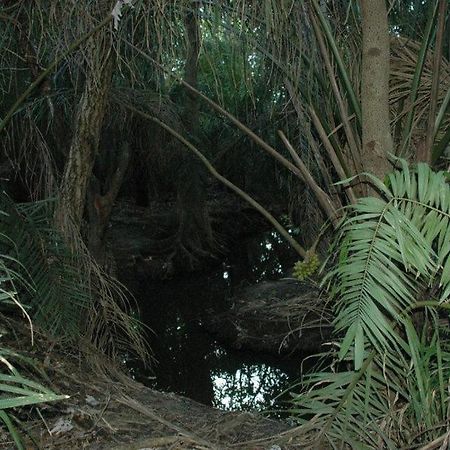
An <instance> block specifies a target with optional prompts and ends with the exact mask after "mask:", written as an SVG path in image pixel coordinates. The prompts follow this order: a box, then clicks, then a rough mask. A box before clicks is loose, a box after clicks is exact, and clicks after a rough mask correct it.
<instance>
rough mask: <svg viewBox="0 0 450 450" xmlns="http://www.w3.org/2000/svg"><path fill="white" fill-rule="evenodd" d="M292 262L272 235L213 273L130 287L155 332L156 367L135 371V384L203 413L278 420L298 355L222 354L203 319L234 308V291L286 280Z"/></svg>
mask: <svg viewBox="0 0 450 450" xmlns="http://www.w3.org/2000/svg"><path fill="white" fill-rule="evenodd" d="M295 260H296V257H295V254H294V253H293V252H292V250H291V249H290V248H289V247H288V246H287V245H286V244H285V243H284V241H283V240H282V239H281V238H280V237H279V236H278V235H277V234H276V233H275V232H268V233H264V234H263V235H260V236H258V237H257V238H250V239H246V240H244V241H242V242H239V243H238V244H237V245H236V246H235V248H234V249H233V251H232V252H231V254H230V256H229V257H228V258H227V259H226V260H225V261H224V262H222V263H221V264H220V265H218V266H217V267H215V268H214V269H212V270H210V271H208V272H201V273H191V274H187V275H183V276H177V277H176V278H174V279H171V280H164V281H158V282H155V281H154V280H148V279H146V278H145V277H138V279H135V280H134V282H133V286H130V287H131V290H132V292H133V294H134V295H135V296H136V298H137V300H138V302H139V305H140V310H141V320H142V321H143V322H144V323H145V324H146V325H148V326H149V327H150V328H151V329H152V330H153V333H152V334H150V335H149V341H150V345H151V347H152V350H153V352H154V356H155V358H156V359H157V361H158V362H157V364H156V365H155V366H154V367H153V368H152V369H151V370H144V369H143V368H142V367H140V366H139V364H131V371H132V374H133V376H134V377H135V378H136V379H138V380H139V381H141V382H143V383H144V384H146V385H148V386H151V387H155V388H158V389H161V390H164V391H169V392H174V393H177V394H182V395H185V396H187V397H190V398H192V399H194V400H196V401H199V402H201V403H204V404H206V405H211V406H215V407H218V408H221V409H225V410H260V411H261V410H270V411H272V414H273V415H279V414H280V413H279V410H282V409H283V408H286V406H287V403H286V399H287V397H288V396H287V394H285V395H284V396H282V397H280V398H278V399H277V397H278V396H279V395H280V394H281V393H283V392H284V391H285V390H286V389H287V388H288V387H289V386H290V385H292V384H293V383H294V382H295V381H296V380H297V379H298V378H299V376H300V368H301V362H302V357H301V355H296V356H294V357H291V358H287V357H281V356H280V357H277V356H271V355H265V354H257V353H253V352H248V351H237V350H232V349H229V348H225V347H224V346H222V345H221V344H220V343H218V342H217V341H216V340H215V339H214V337H213V336H212V335H210V334H209V333H208V332H206V331H205V330H204V328H202V318H203V317H204V313H205V311H206V310H207V309H208V308H211V309H212V310H213V311H215V312H221V311H224V310H225V309H226V308H229V306H230V303H229V302H230V300H229V299H230V297H231V296H232V295H233V293H234V292H235V291H236V289H239V288H240V287H242V286H245V285H248V284H255V283H258V282H261V281H264V280H274V279H278V278H281V277H283V276H285V275H286V274H287V273H288V272H289V270H290V269H291V268H292V265H293V263H294V262H295Z"/></svg>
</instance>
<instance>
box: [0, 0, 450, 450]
mask: <svg viewBox="0 0 450 450" xmlns="http://www.w3.org/2000/svg"><path fill="white" fill-rule="evenodd" d="M447 3H448V2H447V1H446V0H439V1H385V0H370V1H369V0H360V1H358V2H355V1H344V0H342V1H337V0H330V1H319V0H308V1H306V0H305V1H295V0H264V1H257V2H254V1H247V0H236V1H231V2H230V1H220V0H217V1H216V0H215V1H202V0H176V1H163V0H161V1H146V0H134V1H133V0H119V1H112V0H111V1H106V0H105V1H103V0H101V1H94V2H92V1H72V0H64V1H59V2H56V1H51V0H48V1H43V0H39V1H35V2H26V1H22V0H11V1H6V2H3V3H2V5H1V6H0V23H1V24H2V30H3V31H2V34H1V36H0V52H1V56H2V59H1V61H2V62H1V71H0V92H1V100H0V119H1V122H0V142H1V152H2V160H1V164H0V177H1V180H0V181H1V183H2V192H1V197H0V246H1V252H0V269H1V286H0V302H1V307H2V314H3V315H4V316H2V317H4V320H5V321H7V320H9V319H7V318H8V317H11V315H12V316H14V315H15V316H17V315H20V316H22V318H23V320H24V321H25V323H27V324H28V327H29V334H30V344H29V345H30V347H31V346H32V345H33V340H34V339H38V337H39V335H40V333H45V335H46V336H47V338H46V339H51V340H54V342H55V343H57V345H58V346H61V345H63V346H67V348H71V349H74V348H81V349H82V350H83V351H82V352H81V353H82V358H83V361H87V362H88V363H89V364H90V367H91V369H92V370H94V371H96V372H97V373H102V372H103V373H108V376H109V377H110V378H114V377H118V379H120V378H121V375H120V370H119V367H120V364H121V362H122V360H123V359H126V357H125V355H126V354H128V353H129V352H132V353H134V354H135V355H137V357H138V358H140V359H142V360H143V361H144V362H145V363H151V360H152V358H151V356H150V353H151V351H150V350H149V349H148V348H146V345H145V340H144V337H143V336H144V333H143V330H144V327H145V325H143V324H141V323H140V322H139V320H138V319H137V311H138V308H137V306H136V305H135V304H134V303H133V300H132V299H131V298H130V295H129V293H128V292H127V289H126V287H124V286H123V285H121V284H120V283H119V282H118V281H117V278H120V277H121V274H122V273H123V272H124V271H125V268H128V267H130V265H131V266H132V267H134V266H135V265H136V264H138V263H139V264H144V265H145V267H146V270H147V272H148V273H149V274H151V276H159V277H161V278H170V277H173V276H176V274H177V273H181V272H185V271H192V270H198V269H200V268H201V267H204V266H205V265H208V264H212V263H213V262H214V261H216V262H217V261H220V259H221V258H222V257H223V255H225V254H226V253H227V251H228V250H227V249H228V248H229V243H230V240H231V239H232V238H233V237H236V235H238V234H239V230H238V229H236V227H235V226H233V221H234V220H235V219H234V218H233V219H230V218H229V216H227V217H228V219H227V217H225V218H224V217H221V218H219V216H220V214H217V213H215V214H213V212H212V208H211V204H212V203H214V204H215V205H217V210H221V209H222V211H229V210H230V208H231V209H233V205H232V206H231V207H230V206H229V205H228V203H227V202H228V199H229V198H230V197H229V196H230V195H231V196H232V198H233V199H237V198H239V199H240V201H241V202H245V203H246V204H248V205H249V206H250V207H251V208H252V209H254V210H255V211H257V212H258V213H259V214H260V215H261V216H262V217H263V218H264V220H265V221H266V223H267V224H269V225H270V227H272V228H274V229H275V230H277V232H278V233H279V234H280V235H281V236H282V237H283V238H284V239H286V240H287V241H288V242H289V243H290V244H291V245H292V247H293V248H294V249H295V250H296V251H297V253H298V255H299V261H298V263H297V264H296V265H295V267H294V272H293V273H294V276H296V277H297V278H299V279H309V280H311V279H312V280H313V282H314V283H315V285H316V287H317V286H318V285H320V286H321V288H322V290H323V292H324V294H323V295H322V297H323V299H324V300H323V308H325V309H326V313H325V315H326V317H327V321H328V322H327V323H330V321H331V322H332V324H333V327H334V334H333V342H332V344H331V347H329V348H331V350H330V351H328V352H326V353H324V355H323V356H324V358H323V360H324V362H323V364H322V366H321V367H319V368H318V369H317V370H316V371H315V372H313V373H312V374H310V375H308V376H306V377H305V378H304V380H302V382H301V383H300V386H297V387H295V388H293V391H295V392H298V393H296V394H293V397H292V408H291V413H292V416H293V419H294V420H295V421H296V422H297V425H298V427H297V428H296V429H295V430H296V438H297V439H298V440H297V441H296V443H297V444H298V445H302V446H303V447H302V448H305V446H307V445H309V446H310V447H311V448H321V447H322V446H323V447H324V448H326V447H327V446H330V447H331V448H337V447H341V448H343V447H345V446H347V447H349V448H429V449H431V448H439V447H440V446H442V448H444V446H445V445H447V444H448V441H449V439H450V432H449V429H450V427H449V410H450V409H449V396H448V390H449V376H450V372H449V370H450V369H449V368H450V353H449V348H448V345H449V333H448V326H449V322H448V301H449V295H450V258H449V254H450V191H449V189H450V188H449V175H448V164H449V143H450V63H449V61H450V43H449V40H448V38H447V36H448V31H449V27H450V24H449V8H448V5H447ZM133 208H134V209H136V210H137V209H139V208H140V209H141V210H142V209H144V213H143V215H144V216H145V217H150V218H151V220H150V219H149V220H148V221H147V222H146V223H149V224H150V225H149V226H148V227H147V225H146V226H145V227H142V229H143V230H144V231H143V237H141V238H140V240H139V241H138V240H137V239H136V242H135V244H133V246H128V247H127V248H126V249H125V251H124V249H123V248H121V247H120V245H119V243H118V240H116V238H117V234H114V233H115V222H114V214H116V215H117V214H119V213H120V212H123V211H125V212H126V214H125V215H126V216H127V220H128V223H129V224H133V223H134V222H133V221H135V222H136V221H137V219H136V217H137V216H136V215H133V214H134V213H133ZM222 216H223V214H222ZM240 217H241V223H244V222H245V223H247V225H248V223H249V222H252V224H257V223H258V225H254V226H260V225H259V222H257V220H256V219H251V220H248V216H245V220H242V217H243V216H242V214H241V215H240ZM236 223H239V222H236ZM286 224H288V225H287V226H286ZM293 228H295V229H297V230H299V233H298V234H297V235H296V237H293V235H292V233H290V232H289V229H291V230H292V229H293ZM249 229H252V226H250V227H249ZM246 232H247V233H248V230H247V231H246ZM241 233H243V231H242V230H241ZM119 234H126V231H125V233H123V232H122V231H121V233H119ZM124 253H125V256H124ZM313 304H314V308H315V311H319V310H320V307H319V306H318V305H317V303H316V302H313ZM293 308H294V309H295V310H296V311H298V305H295V304H294V305H293ZM314 320H315V321H317V317H315V318H314ZM300 323H302V321H301V320H300ZM36 330H38V332H36ZM55 345H56V344H55ZM0 353H1V355H0V356H1V362H2V372H1V375H0V377H1V380H2V382H1V384H0V391H1V392H2V393H3V395H2V397H1V398H0V418H1V419H2V420H3V423H4V426H5V427H6V428H7V429H8V430H9V432H10V433H11V436H12V437H13V440H14V442H15V445H16V446H17V447H18V448H23V444H22V439H23V438H22V437H21V435H20V433H19V432H18V431H17V429H18V428H17V426H18V425H17V424H19V423H20V420H19V418H18V417H19V415H20V414H18V411H19V412H20V409H18V408H23V407H25V406H29V405H34V404H37V403H41V402H49V401H63V400H64V399H65V397H64V392H63V391H61V392H62V394H60V393H59V392H53V390H49V389H48V388H47V387H46V386H47V385H48V383H47V384H46V383H45V376H41V375H39V376H37V372H39V369H38V366H36V364H35V363H34V362H33V360H31V359H29V358H28V357H25V356H24V354H22V353H21V352H20V351H18V349H14V350H13V349H11V348H8V346H7V345H6V344H4V345H3V344H2V346H1V348H0ZM330 361H332V363H331V365H330V364H329V362H330ZM23 373H24V374H26V375H22V374H23ZM111 373H114V374H115V375H111ZM34 379H35V380H39V382H37V381H33V380H34ZM114 379H115V378H114ZM198 443H200V444H202V443H201V442H200V441H198ZM297 444H296V445H297ZM168 445H169V444H168ZM202 445H204V446H205V445H206V444H205V442H203V444H202ZM252 445H253V444H252ZM255 445H257V443H255ZM162 446H163V445H162Z"/></svg>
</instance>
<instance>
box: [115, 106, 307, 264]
mask: <svg viewBox="0 0 450 450" xmlns="http://www.w3.org/2000/svg"><path fill="white" fill-rule="evenodd" d="M116 101H118V100H116ZM118 102H119V101H118ZM119 103H120V104H121V105H122V106H124V107H125V108H127V109H128V110H130V111H131V112H133V113H135V114H137V115H139V116H141V117H143V118H145V119H148V120H151V121H153V122H155V123H156V124H157V125H159V126H160V127H161V128H163V129H164V130H166V131H167V132H168V133H169V134H171V135H172V136H173V137H174V138H175V139H177V140H178V141H180V142H181V143H182V144H183V145H184V146H186V147H187V148H188V149H189V150H190V151H191V152H192V153H194V154H195V155H196V156H197V157H198V158H199V159H200V161H201V162H202V163H203V165H204V166H205V167H206V168H207V169H208V171H209V172H210V173H211V175H212V176H213V177H214V178H216V179H218V180H219V181H220V182H221V183H223V184H224V185H225V186H227V187H228V188H230V189H231V190H232V191H233V192H235V193H236V194H238V195H239V196H240V197H241V198H243V199H244V200H245V201H246V202H247V203H249V204H250V205H251V206H253V208H255V209H256V210H257V211H258V212H259V213H261V214H262V215H263V216H264V217H265V218H266V219H267V220H268V221H269V222H270V223H271V224H272V225H273V226H274V227H275V228H276V230H277V231H278V232H279V233H280V234H281V236H283V237H284V239H286V241H287V242H288V243H289V244H290V245H291V246H292V247H293V248H294V249H295V250H296V251H297V253H298V254H299V255H300V256H301V257H302V258H305V257H306V250H305V249H304V248H303V247H302V246H301V245H300V244H299V243H298V242H297V241H296V240H295V239H294V238H293V237H292V236H291V235H290V234H289V233H288V232H287V231H286V229H285V228H284V227H283V225H281V224H280V222H278V221H277V219H275V217H273V216H272V214H270V213H269V211H267V210H266V209H265V208H264V207H263V206H262V205H261V204H259V203H258V202H257V201H256V200H254V199H253V198H252V197H250V195H248V194H247V193H246V192H244V191H243V190H242V189H240V188H239V187H237V186H236V185H235V184H233V183H232V182H231V181H229V180H228V179H226V178H225V177H224V176H222V175H221V174H220V173H219V172H217V170H216V169H215V168H214V166H213V165H212V164H211V163H210V162H209V161H208V159H207V158H206V157H205V156H204V155H203V154H202V153H201V152H200V151H199V150H198V149H197V148H196V147H195V146H194V145H193V144H192V143H191V142H189V141H188V140H187V139H185V138H184V137H183V136H181V134H179V133H178V132H176V131H175V130H174V129H173V128H171V127H170V126H169V125H167V124H165V123H164V122H161V121H160V120H159V119H157V118H156V117H153V116H151V115H149V114H147V113H145V112H143V111H140V110H139V109H137V108H135V107H133V106H131V105H129V104H127V103H123V102H119Z"/></svg>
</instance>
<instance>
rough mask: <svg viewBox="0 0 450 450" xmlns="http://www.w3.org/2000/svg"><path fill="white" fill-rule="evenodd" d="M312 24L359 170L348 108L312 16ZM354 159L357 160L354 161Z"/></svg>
mask: <svg viewBox="0 0 450 450" xmlns="http://www.w3.org/2000/svg"><path fill="white" fill-rule="evenodd" d="M312 25H313V28H314V31H315V33H316V39H317V43H318V44H319V48H320V52H321V54H322V59H323V61H324V63H325V68H326V69H327V73H328V79H329V81H330V84H331V88H332V90H333V93H334V97H335V99H336V103H337V105H338V108H339V112H340V115H341V120H342V125H343V127H344V130H345V135H346V136H347V142H348V145H349V147H350V153H351V155H352V159H353V161H354V163H355V168H356V170H361V168H362V164H361V155H360V152H359V150H358V148H359V147H358V144H357V142H356V136H355V132H354V130H353V129H352V127H351V125H350V121H349V114H348V110H347V106H346V104H345V103H344V100H343V98H342V95H341V91H340V89H339V86H338V83H337V80H336V76H335V74H334V70H333V67H332V65H331V60H330V56H329V54H328V51H327V48H326V45H325V40H324V38H323V36H322V33H321V31H320V29H319V25H318V24H317V19H316V18H315V17H314V16H312ZM356 161H358V162H357V163H356Z"/></svg>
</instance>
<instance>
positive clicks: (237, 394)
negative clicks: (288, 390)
mask: <svg viewBox="0 0 450 450" xmlns="http://www.w3.org/2000/svg"><path fill="white" fill-rule="evenodd" d="M211 379H212V382H213V391H214V406H216V407H217V408H220V409H225V410H230V411H232V410H262V409H266V408H267V407H270V406H272V405H273V404H274V401H273V399H274V398H275V397H276V394H278V393H279V392H280V390H282V388H283V385H284V384H285V383H286V382H287V375H286V374H285V373H284V372H282V371H281V370H280V369H277V368H274V367H271V366H268V365H266V364H252V365H244V366H243V367H241V368H240V369H237V370H235V371H234V372H231V371H230V372H226V371H223V370H214V371H213V372H212V373H211Z"/></svg>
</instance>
